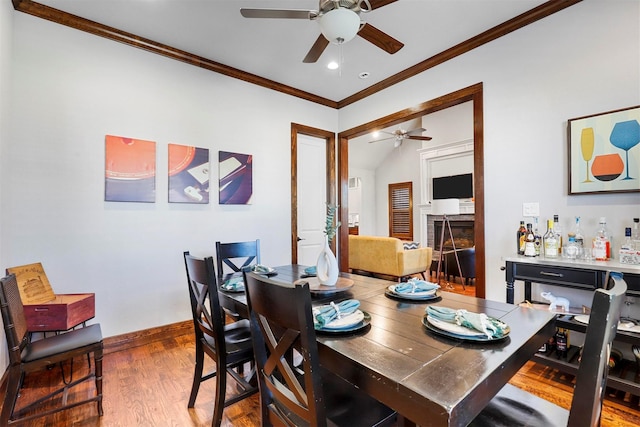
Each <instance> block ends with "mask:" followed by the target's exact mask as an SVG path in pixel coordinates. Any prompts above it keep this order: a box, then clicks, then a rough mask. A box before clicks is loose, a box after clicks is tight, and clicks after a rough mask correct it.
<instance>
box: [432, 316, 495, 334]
mask: <svg viewBox="0 0 640 427" xmlns="http://www.w3.org/2000/svg"><path fill="white" fill-rule="evenodd" d="M427 321H428V322H429V323H431V324H432V325H433V326H435V327H436V328H438V329H442V330H443V331H447V332H451V333H452V334H456V335H460V336H463V337H486V335H485V334H483V333H482V332H480V331H476V330H475V329H469V328H465V327H464V326H460V325H458V324H457V323H449V322H445V321H443V320H438V319H435V318H433V317H431V316H427Z"/></svg>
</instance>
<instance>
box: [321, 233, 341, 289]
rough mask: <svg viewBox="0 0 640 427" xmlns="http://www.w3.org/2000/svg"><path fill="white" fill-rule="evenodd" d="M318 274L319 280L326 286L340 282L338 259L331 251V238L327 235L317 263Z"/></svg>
mask: <svg viewBox="0 0 640 427" xmlns="http://www.w3.org/2000/svg"><path fill="white" fill-rule="evenodd" d="M316 275H317V277H318V281H319V282H320V283H321V284H323V285H325V286H335V285H336V283H338V260H336V256H335V255H334V254H333V252H331V248H330V247H329V240H328V239H327V237H326V236H325V239H324V247H323V248H322V251H320V255H319V256H318V262H317V264H316Z"/></svg>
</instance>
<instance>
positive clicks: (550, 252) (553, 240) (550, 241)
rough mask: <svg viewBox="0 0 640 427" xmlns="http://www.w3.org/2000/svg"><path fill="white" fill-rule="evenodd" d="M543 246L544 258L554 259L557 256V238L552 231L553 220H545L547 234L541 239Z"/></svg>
mask: <svg viewBox="0 0 640 427" xmlns="http://www.w3.org/2000/svg"><path fill="white" fill-rule="evenodd" d="M542 244H543V246H544V256H545V257H546V258H556V257H557V256H558V236H556V233H555V232H554V231H553V220H552V219H548V220H547V232H546V233H545V234H544V236H543V237H542Z"/></svg>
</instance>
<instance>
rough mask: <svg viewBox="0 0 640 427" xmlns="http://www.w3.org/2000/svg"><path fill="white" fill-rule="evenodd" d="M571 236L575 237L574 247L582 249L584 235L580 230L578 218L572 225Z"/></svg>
mask: <svg viewBox="0 0 640 427" xmlns="http://www.w3.org/2000/svg"><path fill="white" fill-rule="evenodd" d="M573 235H574V237H575V241H576V245H578V247H580V248H583V247H584V234H582V230H581V229H580V217H579V216H577V217H576V222H575V224H574V225H573Z"/></svg>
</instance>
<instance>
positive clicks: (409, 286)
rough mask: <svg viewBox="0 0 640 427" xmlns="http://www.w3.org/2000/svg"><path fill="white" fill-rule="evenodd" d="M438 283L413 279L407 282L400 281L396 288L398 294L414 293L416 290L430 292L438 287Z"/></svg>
mask: <svg viewBox="0 0 640 427" xmlns="http://www.w3.org/2000/svg"><path fill="white" fill-rule="evenodd" d="M439 287H440V285H438V284H437V283H431V282H425V281H424V280H418V279H411V280H409V281H408V282H405V283H398V284H397V285H396V287H395V288H394V289H395V290H394V292H395V293H397V294H413V293H415V292H428V291H433V290H434V289H438V288H439Z"/></svg>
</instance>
